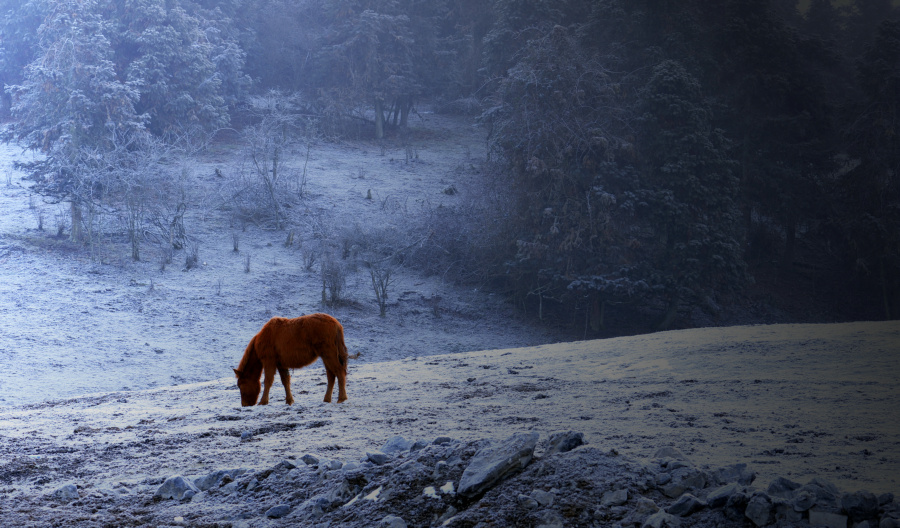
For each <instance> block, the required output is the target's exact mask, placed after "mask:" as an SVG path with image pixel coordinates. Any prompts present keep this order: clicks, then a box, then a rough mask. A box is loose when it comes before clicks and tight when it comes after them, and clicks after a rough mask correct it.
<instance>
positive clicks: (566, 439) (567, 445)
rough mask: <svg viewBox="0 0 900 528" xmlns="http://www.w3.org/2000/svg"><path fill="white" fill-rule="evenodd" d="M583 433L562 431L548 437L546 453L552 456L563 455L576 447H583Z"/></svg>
mask: <svg viewBox="0 0 900 528" xmlns="http://www.w3.org/2000/svg"><path fill="white" fill-rule="evenodd" d="M585 443H586V442H585V441H584V433H576V432H575V431H562V432H558V433H553V434H551V435H550V439H549V440H547V453H546V455H552V454H555V453H565V452H567V451H571V450H573V449H575V448H576V447H578V446H582V445H584V444H585Z"/></svg>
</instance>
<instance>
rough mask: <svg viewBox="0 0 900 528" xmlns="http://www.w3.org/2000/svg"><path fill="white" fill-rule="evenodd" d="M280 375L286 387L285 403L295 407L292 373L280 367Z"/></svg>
mask: <svg viewBox="0 0 900 528" xmlns="http://www.w3.org/2000/svg"><path fill="white" fill-rule="evenodd" d="M278 375H279V376H281V384H282V385H284V394H285V398H284V401H285V402H286V403H287V404H288V405H293V403H294V396H293V395H291V372H290V371H289V370H288V369H286V368H284V367H282V366H281V365H279V366H278Z"/></svg>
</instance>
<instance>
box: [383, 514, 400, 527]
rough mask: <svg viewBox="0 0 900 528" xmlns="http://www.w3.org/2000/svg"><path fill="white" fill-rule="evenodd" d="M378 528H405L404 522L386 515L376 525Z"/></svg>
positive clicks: (394, 516)
mask: <svg viewBox="0 0 900 528" xmlns="http://www.w3.org/2000/svg"><path fill="white" fill-rule="evenodd" d="M378 526H379V527H381V528H406V521H404V520H403V519H401V518H400V517H397V516H396V515H386V516H385V517H384V519H381V522H380V523H378Z"/></svg>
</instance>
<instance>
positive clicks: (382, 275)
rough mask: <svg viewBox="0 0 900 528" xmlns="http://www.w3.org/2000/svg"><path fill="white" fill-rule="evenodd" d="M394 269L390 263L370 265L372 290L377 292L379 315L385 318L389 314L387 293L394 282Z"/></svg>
mask: <svg viewBox="0 0 900 528" xmlns="http://www.w3.org/2000/svg"><path fill="white" fill-rule="evenodd" d="M393 272H394V268H393V266H392V265H391V264H390V262H389V261H382V262H377V263H374V264H370V267H369V276H370V277H371V278H372V289H373V290H374V291H375V301H376V302H378V315H380V316H381V317H384V316H385V314H386V313H387V291H388V287H389V286H390V285H391V283H392V282H393Z"/></svg>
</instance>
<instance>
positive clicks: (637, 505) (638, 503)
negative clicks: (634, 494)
mask: <svg viewBox="0 0 900 528" xmlns="http://www.w3.org/2000/svg"><path fill="white" fill-rule="evenodd" d="M658 511H659V506H657V505H656V503H655V502H653V500H652V499H648V498H647V497H643V496H638V498H637V500H635V501H634V512H635V513H636V514H638V515H640V516H645V515H653V514H654V513H656V512H658Z"/></svg>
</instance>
